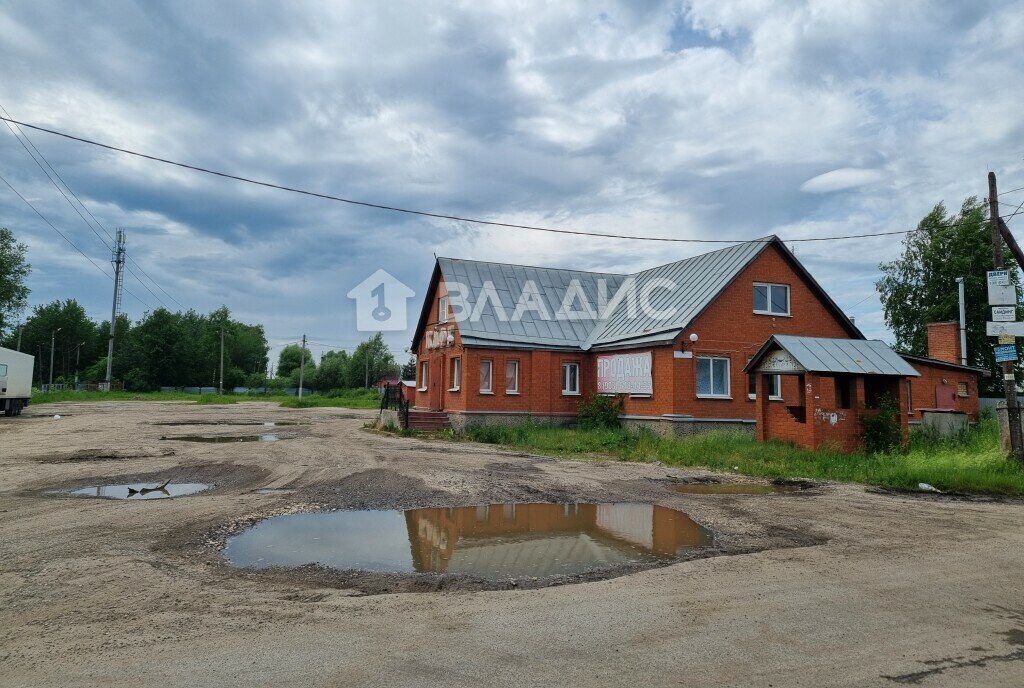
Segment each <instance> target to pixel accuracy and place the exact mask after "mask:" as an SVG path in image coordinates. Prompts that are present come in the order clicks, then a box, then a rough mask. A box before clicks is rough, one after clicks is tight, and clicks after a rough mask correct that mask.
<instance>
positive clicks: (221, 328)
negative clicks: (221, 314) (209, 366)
mask: <svg viewBox="0 0 1024 688" xmlns="http://www.w3.org/2000/svg"><path fill="white" fill-rule="evenodd" d="M220 394H221V395H222V396H223V394H224V323H221V324H220Z"/></svg>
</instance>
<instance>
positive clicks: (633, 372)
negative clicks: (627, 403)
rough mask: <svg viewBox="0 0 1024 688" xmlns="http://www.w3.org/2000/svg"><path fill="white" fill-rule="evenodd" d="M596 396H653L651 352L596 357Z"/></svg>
mask: <svg viewBox="0 0 1024 688" xmlns="http://www.w3.org/2000/svg"><path fill="white" fill-rule="evenodd" d="M597 393H598V394H653V393H654V383H653V382H652V380H651V352H650V351H647V352H644V353H642V354H613V355H610V356H598V357H597Z"/></svg>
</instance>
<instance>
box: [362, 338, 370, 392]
mask: <svg viewBox="0 0 1024 688" xmlns="http://www.w3.org/2000/svg"><path fill="white" fill-rule="evenodd" d="M363 362H364V363H365V364H366V383H365V384H364V385H363V386H364V387H366V388H367V389H369V387H370V347H366V352H365V353H364V354H363Z"/></svg>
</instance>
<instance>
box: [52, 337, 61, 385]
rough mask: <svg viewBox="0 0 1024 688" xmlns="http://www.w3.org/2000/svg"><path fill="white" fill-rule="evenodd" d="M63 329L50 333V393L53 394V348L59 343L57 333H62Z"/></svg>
mask: <svg viewBox="0 0 1024 688" xmlns="http://www.w3.org/2000/svg"><path fill="white" fill-rule="evenodd" d="M61 329H62V328H60V327H58V328H57V329H56V330H51V331H50V388H51V389H50V391H51V392H52V391H53V389H52V388H53V348H54V345H55V344H56V343H57V333H58V332H60V331H61Z"/></svg>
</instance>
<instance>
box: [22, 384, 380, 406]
mask: <svg viewBox="0 0 1024 688" xmlns="http://www.w3.org/2000/svg"><path fill="white" fill-rule="evenodd" d="M87 401H143V402H145V401H188V402H192V403H193V404H237V403H239V402H242V401H271V402H276V403H277V404H279V405H280V406H283V407H286V408H313V407H340V408H365V409H369V408H378V407H379V406H380V395H379V394H378V393H377V391H376V390H373V389H354V390H348V389H346V390H336V391H333V392H330V393H328V394H325V395H320V394H314V395H310V396H305V397H303V398H302V402H301V404H300V403H299V400H298V399H297V398H296V397H293V396H288V395H285V394H280V395H252V396H250V395H247V394H223V395H218V394H203V395H199V394H185V393H184V392H72V391H64V392H47V393H45V394H44V393H41V392H37V393H36V394H33V395H32V401H31V405H32V406H39V405H42V404H55V403H64V402H70V403H76V402H87Z"/></svg>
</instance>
